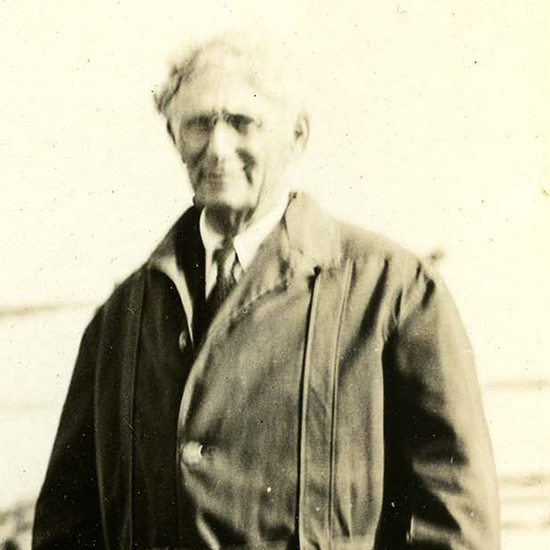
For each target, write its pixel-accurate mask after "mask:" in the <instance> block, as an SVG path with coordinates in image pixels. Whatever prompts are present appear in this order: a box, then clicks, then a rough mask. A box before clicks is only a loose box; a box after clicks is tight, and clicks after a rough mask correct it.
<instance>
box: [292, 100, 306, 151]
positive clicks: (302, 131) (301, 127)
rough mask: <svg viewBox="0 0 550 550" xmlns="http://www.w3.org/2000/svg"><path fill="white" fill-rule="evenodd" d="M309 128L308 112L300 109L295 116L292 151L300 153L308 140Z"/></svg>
mask: <svg viewBox="0 0 550 550" xmlns="http://www.w3.org/2000/svg"><path fill="white" fill-rule="evenodd" d="M309 130H310V119H309V113H307V111H305V110H302V111H300V112H299V113H298V116H297V117H296V122H295V124H294V143H293V146H292V150H293V152H294V153H297V154H302V153H303V152H304V151H305V149H306V147H307V143H308V141H309Z"/></svg>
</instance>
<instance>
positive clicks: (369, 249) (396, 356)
mask: <svg viewBox="0 0 550 550" xmlns="http://www.w3.org/2000/svg"><path fill="white" fill-rule="evenodd" d="M178 235H180V233H179V229H178V224H176V226H175V228H174V229H173V230H172V231H171V232H170V233H169V234H168V236H167V237H166V239H165V240H164V241H163V243H162V244H161V246H160V247H159V248H158V249H157V251H156V252H155V253H154V254H153V256H152V258H151V259H150V260H149V262H148V263H147V264H146V265H145V266H143V267H142V268H141V269H139V270H138V271H137V272H136V273H134V274H133V275H132V276H131V277H130V278H129V279H128V280H126V281H125V282H124V283H123V284H122V285H120V287H118V288H117V290H116V291H115V292H114V294H113V296H112V297H111V298H110V299H109V300H108V301H107V303H106V304H105V305H104V306H102V307H101V308H100V310H99V311H98V313H97V315H96V316H95V318H94V320H93V321H92V322H91V324H90V325H89V327H88V329H87V330H86V333H85V335H84V338H83V341H82V344H81V348H80V353H79V357H78V361H77V364H76V368H75V372H74V375H73V380H72V383H71V387H70V390H69V394H68V397H67V401H66V404H65V407H64V410H63V414H62V418H61V423H60V427H59V431H58V435H57V439H56V443H55V446H54V450H53V454H52V458H51V462H50V466H49V469H48V473H47V476H46V481H45V483H44V486H43V489H42V492H41V496H40V498H39V501H38V505H37V513H36V523H35V531H34V537H35V538H34V541H35V548H57V547H64V548H74V547H79V546H80V547H95V546H97V547H105V548H130V547H131V545H132V539H133V533H134V531H135V524H136V523H137V522H139V521H140V518H139V517H134V514H133V502H132V501H133V491H132V483H133V460H134V456H133V455H134V441H133V437H134V436H133V419H134V395H135V389H136V388H135V375H136V373H135V371H136V362H137V357H138V354H139V350H140V335H143V334H144V333H146V332H147V331H146V330H145V331H144V330H143V326H142V323H143V319H144V311H143V303H144V301H143V295H144V288H145V281H146V278H147V273H150V272H151V270H156V271H159V270H160V271H162V272H164V273H165V274H166V275H167V276H168V277H169V278H170V280H171V281H172V282H173V284H174V285H175V287H177V289H178V294H179V296H180V299H181V302H182V306H183V310H184V311H185V317H186V322H187V325H188V326H189V327H190V326H192V320H191V316H192V311H191V301H190V297H189V292H188V289H187V285H186V279H185V277H184V274H183V273H182V272H181V266H179V264H178V262H177V261H176V257H177V255H176V251H175V249H174V247H175V244H174V243H176V242H178V239H179V240H180V241H181V235H180V236H179V237H178ZM183 246H184V247H185V243H183ZM145 328H146V329H147V327H145ZM188 339H189V342H191V334H188ZM189 345H190V346H192V344H191V343H189ZM191 356H192V363H191V365H190V367H191V368H190V371H189V376H188V378H187V380H186V383H185V388H184V391H183V397H182V400H181V408H180V411H179V417H178V423H177V424H178V425H177V451H176V455H175V456H176V464H174V468H175V469H176V470H175V471H176V477H177V485H178V486H177V493H178V501H179V503H180V506H181V510H185V512H183V511H182V512H181V515H182V520H181V521H182V525H183V524H186V525H185V527H186V528H191V527H192V528H193V529H195V531H194V532H195V537H196V538H195V539H194V542H193V543H192V544H191V543H188V542H186V540H185V539H184V538H183V539H182V540H181V541H180V545H181V546H182V547H188V548H197V547H199V546H200V547H203V548H239V549H245V548H246V549H252V548H254V549H269V550H275V549H277V550H278V549H283V548H284V549H286V548H291V547H299V548H301V549H304V550H306V549H307V550H313V549H321V548H322V549H325V548H331V549H335V550H356V549H357V550H359V549H361V550H367V549H379V550H381V549H391V550H394V549H398V548H411V549H432V548H433V549H435V548H441V549H454V550H458V549H461V550H466V549H468V550H493V549H497V548H499V531H498V502H497V496H496V494H497V492H496V482H495V472H494V466H493V457H492V451H491V445H490V441H489V437H488V434H487V428H486V422H485V418H484V413H483V410H482V405H481V400H480V394H479V388H478V382H477V380H476V374H475V370H474V364H473V355H472V350H471V347H470V343H469V341H468V339H467V336H466V334H465V331H464V329H463V326H462V323H461V321H460V319H459V316H458V314H457V312H456V309H455V307H454V305H453V302H452V300H451V298H450V297H449V294H448V292H447V290H446V288H445V285H444V284H443V282H442V281H441V280H440V278H439V277H438V276H437V275H436V274H435V273H434V272H432V271H431V269H430V268H429V267H427V266H425V265H423V263H422V262H421V261H419V260H418V259H417V258H415V257H414V256H413V255H411V254H409V253H408V252H406V251H404V250H403V249H401V248H399V247H397V246H396V245H394V244H392V243H389V242H388V241H386V240H384V239H382V238H380V237H378V236H376V235H373V234H369V233H366V232H363V231H360V230H357V229H355V228H352V227H348V226H346V225H344V224H341V223H338V222H336V221H335V220H333V219H332V218H330V217H329V216H327V215H326V214H324V213H323V212H322V211H320V210H319V209H318V208H317V207H316V206H315V205H314V204H313V203H312V202H311V201H310V200H309V199H308V198H307V197H305V196H301V195H298V196H296V197H294V198H293V199H292V200H291V202H290V205H289V207H288V209H287V212H286V214H285V217H284V220H283V222H282V223H281V224H280V226H279V227H277V229H276V230H275V231H274V232H273V233H272V235H271V236H270V237H268V239H267V240H266V241H265V242H264V243H263V245H262V246H261V248H260V250H259V252H258V255H257V257H256V259H255V260H254V262H253V264H252V266H251V267H250V268H249V269H248V270H247V271H246V272H245V274H244V276H243V278H242V279H241V281H240V282H239V284H238V285H237V287H236V289H235V290H234V292H233V294H232V295H231V296H230V297H229V298H228V300H227V301H226V302H225V304H224V305H223V306H222V308H221V310H220V311H219V312H218V315H217V316H216V318H215V319H214V321H213V323H212V324H211V326H210V329H209V331H208V333H207V335H206V337H205V339H204V341H203V342H202V344H201V346H200V347H195V350H194V353H193V354H192V355H191ZM150 468H151V469H154V468H155V464H151V465H150ZM189 510H192V513H189ZM183 516H185V517H183Z"/></svg>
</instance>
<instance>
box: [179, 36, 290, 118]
mask: <svg viewBox="0 0 550 550" xmlns="http://www.w3.org/2000/svg"><path fill="white" fill-rule="evenodd" d="M171 103H172V105H171V106H170V107H171V109H169V111H171V112H172V114H173V115H174V114H179V115H180V116H182V115H184V114H185V113H186V112H188V111H209V110H228V111H232V112H250V113H251V114H252V112H254V111H258V112H263V113H266V112H272V111H276V110H280V111H287V110H288V109H289V106H290V104H291V94H290V93H289V91H288V90H287V89H286V87H285V86H284V78H283V71H282V68H281V65H279V64H278V63H277V62H276V61H275V60H273V59H271V58H270V57H269V55H268V54H267V53H266V52H262V51H258V52H249V53H248V54H246V55H245V54H242V53H240V52H238V53H237V52H233V51H231V50H230V49H224V48H222V47H213V48H210V49H208V50H206V51H203V52H201V53H200V54H199V55H197V56H196V58H195V59H193V60H192V62H191V66H190V67H189V71H188V74H187V75H186V77H185V78H184V79H182V82H181V83H180V86H179V89H178V91H177V93H176V95H175V96H174V98H173V100H172V102H171Z"/></svg>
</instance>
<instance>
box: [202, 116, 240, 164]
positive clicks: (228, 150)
mask: <svg viewBox="0 0 550 550" xmlns="http://www.w3.org/2000/svg"><path fill="white" fill-rule="evenodd" d="M234 146H235V143H234V139H233V136H232V135H231V132H230V130H229V128H228V127H227V124H225V123H224V122H223V121H222V120H218V121H217V122H216V123H215V124H214V126H213V127H212V130H211V131H210V134H209V136H208V143H207V145H206V158H207V159H208V161H209V162H210V163H212V164H213V165H214V166H217V165H220V164H223V163H224V162H225V161H226V160H227V159H229V158H230V156H231V154H232V152H233V151H234V149H235V147H234Z"/></svg>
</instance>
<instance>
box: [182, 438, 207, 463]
mask: <svg viewBox="0 0 550 550" xmlns="http://www.w3.org/2000/svg"><path fill="white" fill-rule="evenodd" d="M202 458H203V446H202V445H201V444H200V443H199V442H198V441H188V442H187V443H185V444H183V445H182V446H181V459H182V461H183V462H184V464H186V465H187V466H194V465H195V464H198V463H199V462H200V461H201V460H202Z"/></svg>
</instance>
